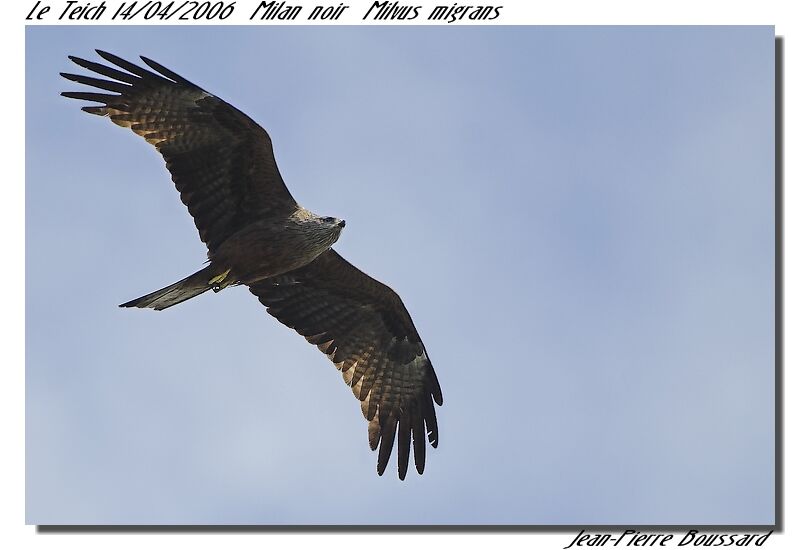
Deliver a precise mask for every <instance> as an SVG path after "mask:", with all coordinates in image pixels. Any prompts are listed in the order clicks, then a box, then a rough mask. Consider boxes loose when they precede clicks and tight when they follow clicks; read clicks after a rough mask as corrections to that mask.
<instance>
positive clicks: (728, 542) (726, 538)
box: [564, 529, 772, 550]
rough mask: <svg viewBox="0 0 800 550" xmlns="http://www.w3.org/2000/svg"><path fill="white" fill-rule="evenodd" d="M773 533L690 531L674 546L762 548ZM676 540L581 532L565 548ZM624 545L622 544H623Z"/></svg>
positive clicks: (658, 543)
mask: <svg viewBox="0 0 800 550" xmlns="http://www.w3.org/2000/svg"><path fill="white" fill-rule="evenodd" d="M771 534H772V531H770V532H768V533H751V534H736V533H700V532H699V531H697V530H696V529H691V530H689V531H688V532H687V533H686V534H685V535H683V537H682V538H681V539H680V540H679V541H676V542H675V543H673V544H676V545H677V546H750V545H751V544H752V545H753V546H762V545H763V544H764V543H765V542H766V541H767V539H768V538H769V536H770V535H771ZM674 538H675V534H673V533H652V532H651V533H642V532H641V531H634V530H633V529H627V530H625V531H623V533H622V534H621V535H619V536H618V537H615V536H613V535H611V534H608V533H596V534H590V533H587V532H586V530H585V529H584V530H581V532H580V533H578V534H577V535H576V536H575V538H574V539H572V542H570V543H569V544H568V545H567V546H565V547H564V550H566V549H567V548H572V547H576V546H606V545H607V544H608V543H611V544H610V546H638V547H641V546H667V545H668V544H667V543H669V542H672V540H673V539H674ZM621 543H622V544H621Z"/></svg>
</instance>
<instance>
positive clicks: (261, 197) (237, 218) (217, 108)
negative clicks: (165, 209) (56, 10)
mask: <svg viewBox="0 0 800 550" xmlns="http://www.w3.org/2000/svg"><path fill="white" fill-rule="evenodd" d="M97 53H98V54H99V55H100V57H102V58H103V59H105V60H106V61H108V62H109V63H111V64H113V65H115V66H116V67H111V66H107V65H103V64H100V63H95V62H92V61H87V60H85V59H81V58H78V57H73V56H70V59H71V60H72V61H73V62H75V63H76V64H78V65H80V66H81V67H84V68H86V69H89V70H90V71H94V72H95V73H97V74H98V75H101V76H104V77H106V79H101V78H95V77H94V76H82V75H76V74H69V73H61V76H63V77H64V78H66V79H68V80H72V81H74V82H78V83H80V84H85V85H88V86H92V87H94V88H96V89H98V88H99V89H100V90H102V92H103V93H98V92H97V90H93V91H82V92H63V93H62V94H61V95H63V96H66V97H70V98H74V99H82V100H87V101H94V102H97V103H101V104H102V105H101V106H87V107H83V110H84V111H86V112H88V113H91V114H95V115H101V116H108V117H110V118H111V120H112V121H113V122H114V123H115V124H118V125H119V126H123V127H127V128H130V129H131V130H133V131H134V132H136V133H137V134H138V135H140V136H142V137H143V138H145V139H146V140H147V141H148V142H149V143H151V144H152V145H154V146H155V148H156V149H158V151H159V153H161V155H162V156H163V157H164V160H165V161H166V162H167V169H169V171H170V173H171V174H172V181H174V182H175V187H176V188H177V189H178V192H179V193H180V195H181V200H182V201H183V203H184V204H185V205H186V206H187V207H188V208H189V213H190V214H191V215H192V217H193V218H194V222H195V225H196V226H197V229H198V231H199V232H200V238H201V239H202V240H203V242H204V243H206V245H207V246H208V248H209V250H211V251H213V250H214V249H215V248H216V247H217V246H219V244H221V243H222V242H223V241H224V240H225V239H226V238H227V237H228V236H230V235H231V234H232V233H234V232H235V231H237V230H238V229H240V228H242V227H244V226H246V225H248V224H249V223H251V222H252V221H254V220H255V219H257V218H263V217H265V216H270V215H281V214H285V213H288V212H290V211H291V210H293V209H294V207H295V205H296V203H295V201H294V199H293V198H292V196H291V194H290V193H289V191H288V190H287V189H286V185H285V184H284V183H283V179H282V178H281V175H280V173H279V172H278V167H277V165H276V164H275V157H274V156H273V153H272V141H271V140H270V137H269V135H268V134H267V132H266V131H265V130H264V129H263V128H261V127H260V126H259V125H258V124H256V123H255V122H253V121H252V120H251V119H250V118H249V117H248V116H247V115H245V114H244V113H242V112H241V111H239V110H238V109H236V108H235V107H233V106H232V105H229V104H228V103H226V102H224V101H223V100H221V99H219V98H218V97H215V96H214V95H211V94H209V93H208V92H206V91H205V90H203V89H202V88H200V87H198V86H196V85H195V84H192V83H191V82H189V81H188V80H186V79H185V78H183V77H181V76H179V75H177V74H175V73H174V72H172V71H170V70H169V69H167V68H165V67H163V66H161V65H159V64H158V63H156V62H155V61H152V60H150V59H147V58H146V57H142V61H144V62H145V63H146V64H147V65H148V66H149V67H150V68H151V69H152V71H151V70H147V69H144V68H142V67H139V66H137V65H134V64H133V63H130V62H128V61H125V60H124V59H121V58H119V57H117V56H115V55H112V54H110V53H106V52H103V51H100V50H97ZM120 69H122V70H120ZM154 71H155V72H154Z"/></svg>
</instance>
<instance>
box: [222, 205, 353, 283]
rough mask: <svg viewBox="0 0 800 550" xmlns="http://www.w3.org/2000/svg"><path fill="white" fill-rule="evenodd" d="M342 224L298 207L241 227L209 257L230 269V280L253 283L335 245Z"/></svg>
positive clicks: (304, 261) (287, 268)
mask: <svg viewBox="0 0 800 550" xmlns="http://www.w3.org/2000/svg"><path fill="white" fill-rule="evenodd" d="M343 228H344V222H343V221H342V220H339V219H336V218H328V217H322V216H317V215H316V214H314V213H313V212H311V211H309V210H306V209H305V208H302V207H299V208H297V209H296V210H295V211H294V212H292V213H291V215H289V216H287V217H285V218H283V217H281V218H277V219H275V218H263V219H261V220H258V221H255V222H253V223H251V224H250V225H248V226H247V227H244V228H242V229H240V230H239V231H237V232H236V233H234V234H233V235H231V236H230V237H228V238H227V239H226V240H225V241H223V242H222V244H220V246H219V248H217V249H216V250H214V251H213V252H209V254H208V259H209V260H210V261H211V264H212V265H214V266H216V267H217V268H218V269H219V270H220V273H222V272H224V271H226V270H230V273H229V274H228V277H227V278H226V280H227V281H228V282H229V283H232V282H236V283H244V284H251V283H255V282H257V281H260V280H262V279H266V278H267V277H274V276H275V275H281V274H283V273H286V272H288V271H292V270H294V269H297V268H300V267H303V266H304V265H307V264H309V263H311V262H312V261H314V260H315V259H316V258H317V256H319V255H320V254H322V253H323V252H325V251H326V250H328V249H329V248H330V247H331V246H333V244H334V243H335V242H336V241H337V240H338V239H339V235H340V233H341V231H342V229H343ZM254 250H257V251H258V252H259V253H258V254H253V251H254ZM254 257H255V261H254Z"/></svg>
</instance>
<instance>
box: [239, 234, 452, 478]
mask: <svg viewBox="0 0 800 550" xmlns="http://www.w3.org/2000/svg"><path fill="white" fill-rule="evenodd" d="M250 292H252V293H253V294H255V295H256V296H258V299H259V300H260V301H261V303H262V304H264V305H265V306H267V311H269V313H270V314H271V315H272V316H274V317H275V318H277V319H278V320H279V321H280V322H281V323H283V324H284V325H286V326H288V327H290V328H293V329H294V330H296V331H297V332H298V333H299V334H301V335H302V336H305V338H306V340H308V341H309V342H310V343H312V344H315V345H317V347H319V349H320V350H321V351H322V352H323V353H325V354H326V355H327V356H328V357H329V358H330V359H331V361H333V363H334V364H335V365H336V368H338V369H339V370H341V371H342V375H343V377H344V380H345V382H346V383H347V384H348V385H349V386H351V388H352V390H353V393H354V394H355V396H356V398H358V399H359V400H360V401H361V412H363V413H364V417H365V418H366V419H367V420H368V421H369V444H370V447H371V448H372V449H373V450H375V449H378V447H379V446H380V448H379V450H378V473H379V474H383V472H384V470H385V469H386V465H387V464H388V462H389V457H390V455H391V453H392V447H393V445H394V441H395V438H396V439H397V452H398V455H397V465H398V473H399V475H400V479H403V478H405V475H406V471H407V470H408V459H409V452H410V448H411V445H412V436H413V446H414V463H415V464H416V467H417V471H418V472H419V473H422V471H423V469H424V468H425V445H426V444H425V439H426V437H427V439H428V441H430V444H431V445H432V446H433V447H436V446H437V445H438V442H439V430H438V428H437V424H436V413H435V411H434V406H433V402H434V401H435V402H436V403H437V404H439V405H441V404H442V390H441V389H440V387H439V382H438V380H437V379H436V374H435V373H434V371H433V366H431V362H430V360H429V359H428V354H427V353H426V352H425V346H424V345H423V344H422V340H420V337H419V334H418V333H417V330H416V328H414V323H413V322H412V320H411V316H410V315H409V314H408V311H407V310H406V308H405V306H404V305H403V302H402V301H401V300H400V297H399V296H398V295H397V294H396V293H395V292H394V291H393V290H392V289H391V288H389V287H388V286H386V285H384V284H382V283H380V282H378V281H376V280H375V279H373V278H371V277H369V276H368V275H366V274H365V273H363V272H361V271H359V270H358V269H356V268H355V267H353V266H352V265H351V264H350V263H348V262H347V261H346V260H345V259H344V258H342V257H341V256H339V254H337V253H336V252H334V251H333V250H328V251H327V252H324V253H323V254H321V255H320V256H319V257H318V258H317V259H316V260H314V261H313V262H311V263H310V264H308V265H306V266H304V267H302V268H300V269H296V270H294V271H290V272H288V273H286V274H283V275H280V276H277V277H271V278H268V279H264V280H262V281H259V282H257V283H255V284H252V285H250Z"/></svg>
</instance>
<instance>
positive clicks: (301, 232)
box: [61, 50, 442, 479]
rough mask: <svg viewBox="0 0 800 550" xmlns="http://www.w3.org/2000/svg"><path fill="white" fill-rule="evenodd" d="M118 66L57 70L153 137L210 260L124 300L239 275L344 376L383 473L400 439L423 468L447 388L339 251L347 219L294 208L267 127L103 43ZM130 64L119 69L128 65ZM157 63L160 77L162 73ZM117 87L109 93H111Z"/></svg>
mask: <svg viewBox="0 0 800 550" xmlns="http://www.w3.org/2000/svg"><path fill="white" fill-rule="evenodd" d="M97 53H98V54H99V55H100V57H102V58H103V59H105V60H106V61H108V62H109V63H111V64H113V65H115V66H116V67H112V66H108V65H103V64H100V63H95V62H92V61H87V60H85V59H80V58H77V57H72V56H70V59H71V60H72V61H73V62H75V63H76V64H78V65H80V66H81V67H84V68H86V69H89V70H90V71H94V72H95V73H97V74H99V75H101V76H104V77H106V78H107V79H108V80H107V79H101V78H95V77H90V76H81V75H75V74H68V73H61V76H63V77H64V78H66V79H68V80H72V81H74V82H78V83H80V84H86V85H89V86H92V87H94V88H99V89H100V90H102V93H98V92H97V91H96V90H93V91H84V92H64V93H62V95H64V96H66V97H70V98H74V99H81V100H88V101H93V102H96V103H100V104H101V105H100V106H88V107H83V110H84V111H86V112H88V113H91V114H94V115H100V116H107V117H109V118H110V119H111V121H112V122H114V123H115V124H117V125H119V126H123V127H127V128H130V129H131V130H133V131H134V132H135V133H137V134H138V135H140V136H142V137H143V138H144V139H146V140H147V142H148V143H150V144H152V145H153V146H155V148H156V149H157V150H158V152H159V153H160V154H161V155H162V156H163V157H164V160H165V161H166V163H167V169H168V170H169V171H170V173H171V174H172V181H173V182H175V187H176V188H177V190H178V192H179V193H180V196H181V200H182V201H183V203H184V204H185V205H186V206H187V207H188V209H189V213H190V214H191V216H192V217H193V218H194V222H195V225H196V226H197V230H198V231H199V232H200V238H201V239H202V241H203V242H204V243H205V244H206V246H207V247H208V259H209V264H208V266H207V267H205V268H203V269H201V270H200V271H198V272H197V273H195V274H193V275H190V276H189V277H187V278H186V279H183V280H182V281H179V282H177V283H175V284H172V285H170V286H168V287H165V288H163V289H161V290H157V291H155V292H152V293H150V294H148V295H146V296H142V297H141V298H138V299H136V300H132V301H130V302H127V303H125V304H122V306H121V307H142V308H153V309H156V310H161V309H166V308H168V307H171V306H173V305H175V304H178V303H180V302H183V301H184V300H188V299H189V298H193V297H194V296H197V295H199V294H202V293H203V292H206V291H207V290H209V289H213V290H214V291H215V292H216V291H219V290H222V289H223V288H225V287H227V286H231V285H239V284H244V285H247V286H248V287H249V289H250V292H252V293H253V294H255V295H256V296H257V297H258V299H259V301H260V302H261V303H262V304H264V305H265V306H266V307H267V311H268V312H269V313H270V314H271V315H272V316H273V317H275V318H276V319H278V321H280V322H281V323H283V324H284V325H286V326H287V327H290V328H293V329H294V330H296V331H297V332H298V333H299V334H301V335H302V336H304V337H305V338H306V340H308V341H309V342H310V343H312V344H314V345H316V346H317V347H318V348H319V349H320V350H321V351H322V352H323V353H325V354H326V355H327V356H328V357H329V358H330V360H331V361H333V363H334V364H335V365H336V368H338V369H339V370H341V371H342V375H343V377H344V380H345V382H346V383H347V384H348V385H349V386H350V387H351V388H352V390H353V393H354V394H355V396H356V397H357V398H358V399H359V400H360V401H361V411H362V412H363V414H364V417H365V418H366V419H367V420H368V421H369V444H370V447H371V448H372V449H373V450H375V449H378V474H383V472H384V470H385V469H386V465H387V463H388V461H389V457H390V455H391V453H392V447H393V446H394V441H395V437H396V438H397V451H398V456H397V463H398V473H399V476H400V479H403V478H405V475H406V471H407V470H408V460H409V453H410V449H411V445H412V441H413V446H414V463H415V464H416V468H417V471H418V472H419V473H420V474H421V473H422V472H423V470H424V467H425V447H426V445H425V439H426V438H427V439H428V441H429V442H430V444H431V445H432V446H433V447H436V446H437V444H438V442H439V432H438V428H437V424H436V413H435V411H434V406H433V403H434V401H435V402H436V403H437V404H439V405H441V404H442V392H441V389H440V388H439V382H438V381H437V379H436V374H435V373H434V371H433V367H432V366H431V362H430V360H429V359H428V355H427V353H426V351H425V346H424V345H423V343H422V340H421V339H420V336H419V334H418V333H417V330H416V328H414V323H413V322H412V320H411V316H410V315H409V314H408V311H407V310H406V308H405V306H404V305H403V302H402V301H401V300H400V297H399V296H398V295H397V294H396V293H395V292H394V291H393V290H392V289H391V288H389V287H388V286H386V285H384V284H382V283H380V282H379V281H376V280H375V279H373V278H371V277H369V276H368V275H366V274H364V273H363V272H361V271H359V270H358V269H357V268H355V267H353V266H352V265H351V264H350V263H348V262H347V261H346V260H345V259H343V258H342V257H341V256H339V254H337V253H336V252H335V251H334V250H332V249H331V245H333V244H334V243H335V242H336V240H337V239H338V238H339V234H340V232H341V230H342V228H343V227H344V225H345V224H344V221H342V220H339V219H336V218H331V217H323V216H317V215H316V214H314V213H312V212H310V211H308V210H306V209H305V208H303V207H301V206H300V205H298V204H297V203H296V202H295V200H294V199H293V198H292V195H291V194H290V193H289V191H288V189H287V188H286V185H285V184H284V182H283V179H282V178H281V175H280V173H279V172H278V167H277V165H276V164H275V158H274V156H273V153H272V142H271V140H270V137H269V135H268V134H267V132H266V131H265V130H264V129H263V128H261V127H260V126H259V125H258V124H256V123H255V122H253V121H252V120H251V119H250V118H249V117H248V116H247V115H245V114H244V113H242V112H241V111H239V110H238V109H236V108H235V107H233V106H232V105H229V104H228V103H226V102H225V101H223V100H221V99H219V98H218V97H216V96H214V95H212V94H210V93H208V92H206V91H205V90H203V89H202V88H200V87H199V86H196V85H195V84H192V83H191V82H189V81H188V80H186V79H185V78H183V77H181V76H179V75H177V74H175V73H174V72H172V71H170V70H169V69H167V68H165V67H163V66H161V65H159V64H158V63H156V62H154V61H152V60H150V59H147V58H145V57H142V61H144V62H145V63H146V64H147V65H148V66H149V67H150V68H151V69H152V71H151V70H147V69H144V68H142V67H139V66H137V65H134V64H133V63H130V62H128V61H125V60H124V59H120V58H119V57H117V56H115V55H112V54H109V53H106V52H102V51H99V50H98V51H97ZM120 69H122V70H120ZM153 71H155V72H153ZM106 92H111V93H106Z"/></svg>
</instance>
